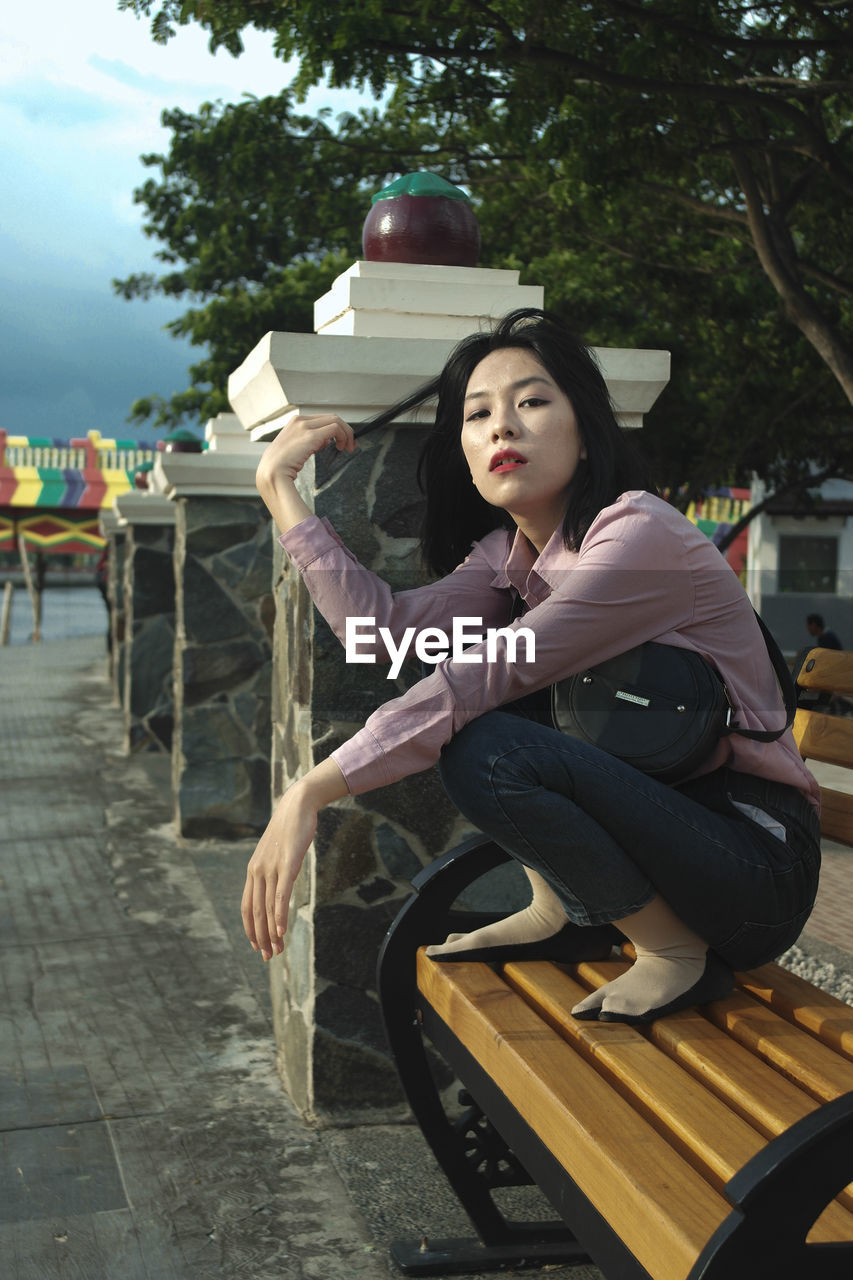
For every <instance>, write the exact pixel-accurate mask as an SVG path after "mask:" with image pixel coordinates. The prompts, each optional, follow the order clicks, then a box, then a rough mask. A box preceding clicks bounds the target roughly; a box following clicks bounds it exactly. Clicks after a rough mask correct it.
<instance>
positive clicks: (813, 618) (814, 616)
mask: <svg viewBox="0 0 853 1280" xmlns="http://www.w3.org/2000/svg"><path fill="white" fill-rule="evenodd" d="M806 622H807V623H812V622H813V623H814V625H815V626H816V627H820V629H821V631H823V618H822V617H821V615H820V614H819V613H810V614H809V616H808V617H807V618H806Z"/></svg>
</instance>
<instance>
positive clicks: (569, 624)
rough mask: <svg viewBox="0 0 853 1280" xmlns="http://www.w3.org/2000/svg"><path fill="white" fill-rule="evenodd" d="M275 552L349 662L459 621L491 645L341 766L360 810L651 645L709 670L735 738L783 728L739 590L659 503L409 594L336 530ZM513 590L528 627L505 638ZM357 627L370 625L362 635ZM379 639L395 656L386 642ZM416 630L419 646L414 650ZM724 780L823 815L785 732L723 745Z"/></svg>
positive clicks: (643, 501)
mask: <svg viewBox="0 0 853 1280" xmlns="http://www.w3.org/2000/svg"><path fill="white" fill-rule="evenodd" d="M279 541H280V542H281V545H282V546H283V548H284V550H285V551H286V552H287V555H288V556H289V558H290V560H291V561H292V563H293V564H294V566H295V567H296V568H297V569H298V571H299V572H300V574H301V575H302V578H303V580H304V582H305V584H306V586H307V588H308V590H309V591H310V593H311V596H312V598H313V600H314V603H315V604H316V606H317V608H318V609H319V610H320V612H321V613H322V615H323V616H324V618H325V619H326V620H327V622H328V623H329V625H330V626H331V627H332V629H333V631H334V632H335V634H336V635H337V636H338V638H339V639H340V640H341V641H342V642H345V641H347V636H348V625H347V620H348V619H350V623H349V642H350V643H349V650H348V656H350V655H351V656H352V658H353V659H354V658H355V657H356V656H357V655H358V656H360V657H361V658H362V660H363V659H364V658H365V657H368V658H369V656H370V655H371V654H373V653H375V655H376V660H377V661H379V662H381V661H386V662H387V661H389V658H390V657H393V656H394V654H395V653H396V652H397V650H399V649H400V646H401V643H402V641H403V639H404V638H407V639H408V640H409V642H410V644H411V648H410V652H414V643H413V641H414V639H415V638H416V637H417V634H418V633H419V632H421V631H423V630H425V629H426V628H430V629H435V628H438V629H440V630H441V631H444V632H445V633H446V634H447V635H448V637H449V638H451V637H452V631H453V622H454V618H456V619H459V618H461V617H464V618H467V619H473V618H476V619H477V620H479V621H480V622H481V625H480V626H479V627H478V628H475V627H474V626H473V624H472V623H468V624H466V625H465V630H466V633H470V632H471V631H474V630H476V631H478V632H481V633H484V634H485V633H486V632H487V630H488V629H490V628H491V629H493V631H495V632H496V634H494V635H492V636H491V637H487V638H484V639H483V640H482V641H480V642H479V643H475V644H473V645H472V646H470V647H467V648H466V649H465V651H464V653H461V652H459V653H458V654H457V656H452V655H451V656H448V657H446V658H444V659H443V660H441V661H440V662H439V663H438V664H437V665H436V666H435V667H434V669H433V671H432V673H431V674H429V675H428V676H426V677H425V678H424V679H422V680H420V681H419V682H418V683H417V684H415V685H414V686H413V687H412V688H410V689H409V690H407V691H406V692H405V693H403V694H401V695H400V696H398V697H394V698H392V699H391V700H390V701H389V702H386V703H385V704H384V705H383V706H381V707H379V709H378V710H377V711H375V712H374V713H373V714H372V715H371V716H370V718H369V719H368V720H367V722H366V724H365V726H364V728H363V729H361V730H360V731H359V732H358V733H356V734H355V735H354V736H353V737H352V738H350V739H349V741H348V742H345V743H344V744H343V746H341V747H339V748H338V749H337V750H336V751H334V752H333V753H332V755H333V758H334V760H335V761H336V762H337V764H338V766H339V768H340V770H341V772H342V773H343V775H344V778H345V779H346V783H347V786H348V788H349V790H350V792H351V793H352V794H353V795H359V794H361V793H362V792H365V791H370V790H372V789H373V788H374V787H381V786H385V785H387V784H388V783H391V782H396V781H398V780H399V779H400V778H404V777H406V776H407V775H408V774H411V773H417V772H419V771H420V770H422V769H426V768H428V767H429V766H430V765H432V764H434V763H435V762H436V760H437V759H438V757H439V754H440V752H441V748H442V747H443V746H444V744H445V743H447V742H449V740H450V739H451V738H452V737H453V735H454V734H455V733H457V732H458V731H459V730H460V729H461V728H462V726H463V725H465V724H467V723H468V721H469V720H473V719H475V718H476V717H477V716H481V715H483V714H484V713H485V712H487V711H491V710H493V709H494V708H496V707H500V706H501V705H503V704H504V703H506V702H511V701H513V700H514V699H516V698H519V697H521V696H522V695H523V694H525V693H530V692H532V691H533V690H536V689H542V688H545V687H546V686H548V685H550V684H552V683H553V682H554V681H556V680H560V679H562V678H563V677H564V676H568V675H571V674H573V673H574V672H576V671H580V670H582V669H583V668H585V667H588V666H594V665H595V664H596V663H599V662H604V661H605V660H606V659H607V658H611V657H614V656H615V655H616V654H618V653H622V652H624V651H625V650H626V649H629V648H632V647H633V646H634V645H638V644H641V643H643V642H644V641H646V640H658V641H660V642H662V643H664V644H671V645H677V646H681V647H683V648H686V649H694V650H696V651H698V652H699V653H701V654H703V655H704V656H705V657H706V658H708V659H710V661H711V662H712V663H714V665H715V666H716V667H717V669H718V670H719V672H720V674H721V675H722V677H723V679H724V681H725V683H726V686H727V688H728V691H729V697H730V699H731V701H732V703H733V705H734V707H735V710H736V713H737V719H738V722H739V724H740V726H741V727H742V728H745V729H775V728H779V727H780V726H781V725H782V724H784V722H785V711H784V707H783V704H782V699H781V696H780V693H779V687H778V684H777V681H776V676H775V674H774V671H773V668H772V666H771V663H770V659H769V656H768V654H767V650H766V647H765V644H764V640H763V638H762V636H761V632H760V630H759V628H758V625H757V623H756V621H755V616H754V614H753V610H752V606H751V605H750V603H749V599H748V597H747V595H746V593H745V592H744V590H743V588H742V586H741V584H740V582H739V581H738V579H737V577H736V576H735V574H734V573H733V572H732V570H731V568H730V567H729V566H728V564H726V562H725V561H724V560H723V559H722V557H721V556H720V553H719V552H718V551H717V549H716V547H715V546H714V545H713V544H712V543H711V542H710V541H709V540H708V538H706V537H705V535H704V534H703V533H701V532H700V530H699V529H697V528H696V526H695V525H693V524H691V522H690V521H689V520H687V519H686V518H685V517H684V516H683V515H681V513H680V512H678V511H677V510H676V509H675V508H674V507H671V506H670V505H669V504H668V503H666V502H664V501H663V500H662V499H660V498H656V497H654V496H653V495H652V494H649V493H644V492H639V491H632V492H629V493H624V494H622V496H621V497H620V498H619V499H617V501H616V502H614V503H613V504H612V506H609V507H606V508H605V509H604V510H603V511H601V512H600V513H599V515H598V516H597V517H596V519H595V521H594V522H593V524H592V526H591V527H590V529H589V532H588V533H587V535H586V537H585V538H584V540H583V543H582V546H581V549H580V551H579V552H572V551H567V550H566V548H565V547H564V545H563V541H562V533H561V531H560V530H557V531H556V532H555V533H554V535H553V536H552V538H551V540H550V541H549V542H548V545H547V546H546V547H545V548H544V550H543V551H542V553H541V555H539V556H538V557H537V556H536V553H535V550H534V549H533V548H532V547H531V545H530V543H529V542H528V541H527V539H526V538H525V537H523V535H521V534H520V533H517V534H516V535H515V537H514V538H513V535H512V534H510V533H508V532H506V531H505V530H495V531H494V532H492V533H490V534H488V535H487V536H486V537H484V538H483V539H482V540H481V541H480V542H477V543H475V544H474V546H473V547H472V549H471V552H470V554H469V555H468V557H467V558H466V559H465V561H464V562H463V563H462V564H461V565H459V567H458V568H457V569H455V570H454V571H453V573H451V574H449V575H448V576H447V577H445V578H442V579H440V580H439V581H438V582H434V583H431V584H429V585H427V586H423V587H416V588H414V589H413V590H410V591H401V592H392V591H391V589H390V587H389V586H388V585H387V584H386V583H385V582H383V581H382V579H381V578H379V577H378V576H377V575H376V574H374V573H371V572H370V571H369V570H368V569H365V568H364V566H363V565H361V564H359V562H358V561H357V560H356V558H355V557H354V556H353V555H352V553H351V552H350V551H348V550H347V548H346V547H345V546H344V544H343V543H342V542H341V540H340V538H339V537H338V535H337V534H336V532H335V530H334V529H333V528H332V526H331V525H330V524H329V522H328V521H327V520H321V519H319V518H317V517H316V516H312V517H310V518H308V519H306V520H303V521H302V522H301V523H300V524H298V525H296V526H295V527H294V528H292V529H290V530H289V531H288V532H287V533H286V534H284V535H282V536H281V538H280V539H279ZM513 589H514V590H515V591H516V592H517V593H518V594H519V595H520V597H521V599H522V600H523V602H524V607H525V609H526V610H527V611H526V612H525V613H524V615H523V616H522V617H519V618H517V619H516V620H515V621H514V622H512V623H511V624H510V622H509V619H510V612H511V607H512V599H513ZM356 618H359V619H370V620H372V622H371V623H367V622H360V623H358V624H356V623H355V622H354V619H356ZM457 625H458V624H457ZM383 627H384V628H386V629H387V632H388V636H389V646H388V648H386V646H385V645H384V644H383V643H382V640H381V637H380V635H379V629H380V628H383ZM409 628H412V629H414V630H413V632H412V631H409V632H408V635H407V629H409ZM520 628H526V629H528V631H529V632H531V633H532V635H533V637H534V642H535V649H534V656H533V657H532V660H529V646H528V645H526V644H525V643H524V641H523V638H522V637H519V638H518V644H517V646H516V650H515V653H514V655H513V653H512V649H511V647H510V638H509V637H508V636H507V635H506V634H501V629H506V630H512V631H518V630H519V629H520ZM374 637H375V639H374ZM433 638H434V637H433ZM424 643H426V638H425V639H424ZM389 649H390V650H391V652H390V653H389ZM426 651H428V648H427V650H426ZM478 658H479V659H480V661H477V659H478ZM487 658H491V659H492V660H491V661H489V660H487ZM398 662H399V659H398ZM723 764H726V765H728V766H729V767H731V768H733V769H737V770H739V771H741V772H743V773H753V774H758V775H760V776H763V777H766V778H770V779H773V780H775V781H778V782H784V783H788V784H790V785H793V786H795V787H799V788H800V789H801V790H802V791H804V792H805V793H806V794H807V795H808V796H809V797H810V798H811V799H812V801H813V802H814V803H815V804H817V803H818V796H819V790H818V787H817V783H816V782H815V781H814V779H813V778H812V776H811V774H810V773H809V772H808V770H807V769H806V767H805V765H804V764H803V762H802V760H801V759H800V755H799V752H798V751H797V748H796V745H795V743H794V739H793V736H792V734H791V732H790V731H788V732H787V733H785V734H784V735H783V736H782V738H780V739H779V740H778V741H776V742H771V743H759V742H750V741H749V740H748V739H745V738H741V737H738V736H737V735H733V736H731V737H728V738H725V739H723V741H721V742H720V744H719V745H718V747H717V749H716V751H715V752H714V754H713V756H712V757H711V758H710V759H709V760H708V761H707V762H706V764H705V765H704V766H703V768H702V769H701V770H699V771H698V772H700V773H705V772H709V771H710V770H711V769H715V768H718V767H719V766H720V765H723Z"/></svg>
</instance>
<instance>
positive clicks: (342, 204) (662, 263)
mask: <svg viewBox="0 0 853 1280" xmlns="http://www.w3.org/2000/svg"><path fill="white" fill-rule="evenodd" d="M120 7H122V8H130V9H133V10H135V11H136V12H137V13H138V14H140V15H145V16H147V17H148V18H149V19H151V21H152V32H153V34H154V37H155V38H156V39H160V40H165V39H168V38H169V33H170V32H171V31H173V30H174V29H175V27H176V26H177V25H178V24H182V23H189V22H198V23H200V24H202V25H203V26H204V27H205V28H206V29H207V30H208V31H209V33H210V38H211V45H212V47H214V48H215V47H219V46H224V47H226V48H228V49H230V50H231V51H232V52H233V53H238V52H239V50H240V47H241V45H240V33H241V31H242V30H243V28H244V27H245V26H247V25H252V26H254V27H256V28H259V29H261V30H266V31H269V32H270V33H271V34H272V36H273V39H274V41H275V47H276V50H277V52H278V53H279V54H280V55H281V57H282V58H291V57H298V58H299V62H300V70H299V73H298V76H297V79H296V81H295V84H294V87H293V91H292V92H293V97H291V96H290V95H289V94H282V95H281V96H280V97H278V98H271V99H264V100H261V101H255V100H249V101H246V102H244V103H241V104H239V105H238V106H236V107H226V108H223V107H221V106H206V107H203V108H201V110H200V111H199V113H198V114H197V115H195V116H192V115H186V114H184V113H180V112H172V113H169V115H168V117H167V122H168V123H169V125H170V127H171V128H172V130H173V142H172V147H171V149H170V152H169V155H168V157H149V158H148V163H150V164H152V165H159V166H160V168H161V171H162V180H161V181H154V180H152V181H151V182H149V183H147V184H146V185H145V186H144V187H143V188H142V190H141V191H140V192H139V193H138V198H139V199H140V200H141V201H142V202H143V203H144V204H145V205H146V207H147V209H148V212H149V219H148V224H147V229H148V230H149V232H150V233H151V234H152V235H156V236H157V237H158V238H159V239H160V240H161V241H162V242H163V244H164V246H165V247H164V249H163V250H162V251H161V253H160V255H159V256H160V257H161V260H162V262H163V264H164V267H165V268H166V270H165V271H164V273H163V275H161V276H160V277H159V278H152V277H150V276H139V277H132V278H131V279H130V280H128V281H124V282H122V283H121V284H120V285H119V286H118V287H119V289H120V291H121V292H123V293H124V294H125V296H131V297H143V296H146V295H147V294H150V292H151V291H152V290H156V291H159V292H163V293H167V294H171V295H172V296H186V297H188V298H190V299H191V300H193V302H194V304H195V305H194V307H193V309H192V310H190V311H189V312H188V313H187V315H186V316H185V317H183V318H182V320H181V321H179V322H177V323H176V325H175V326H173V327H174V328H175V330H176V332H185V333H188V334H189V335H190V337H191V339H192V340H193V341H194V342H196V341H197V342H198V343H200V344H207V345H208V346H209V348H210V351H211V353H212V355H211V357H210V359H209V360H208V361H207V362H202V363H201V364H200V365H199V366H196V367H195V368H194V370H193V371H192V376H193V380H194V383H195V384H196V385H199V384H201V383H202V382H204V380H205V379H206V380H207V386H208V387H209V392H208V396H209V402H210V403H213V402H214V401H215V400H216V397H217V396H220V397H221V395H222V392H221V390H220V388H222V387H223V386H224V377H225V375H226V374H227V372H230V370H231V369H233V368H234V367H236V365H237V364H239V363H240V361H241V360H242V359H243V358H244V356H245V354H246V353H247V352H248V350H249V349H250V348H251V346H252V345H254V341H256V340H257V337H258V336H260V334H261V333H262V332H263V331H265V329H266V328H268V327H273V326H272V325H270V324H268V323H267V321H268V320H270V319H271V318H274V319H273V324H274V326H275V327H279V328H297V327H302V326H304V327H306V328H310V315H309V308H310V302H311V301H313V297H314V296H317V295H318V294H319V293H321V292H322V291H323V289H324V288H325V287H327V284H328V280H329V279H330V278H331V275H333V274H334V273H335V271H336V270H337V269H339V266H340V264H341V263H347V262H348V261H350V260H351V259H352V258H353V257H355V256H357V254H358V241H359V237H360V231H361V224H362V221H363V218H364V216H365V213H366V211H367V208H368V206H369V194H370V193H371V192H373V191H375V190H377V189H378V188H379V187H380V186H383V185H385V184H386V183H387V181H389V180H390V179H393V178H395V177H396V176H398V175H399V174H400V173H402V172H405V171H406V170H407V169H429V170H432V171H435V172H439V173H441V175H442V176H443V177H445V178H446V179H447V180H448V181H450V182H454V183H457V184H462V185H463V186H465V188H466V189H467V190H469V191H470V192H471V195H472V199H473V201H474V204H475V206H476V208H477V211H478V216H479V218H480V223H481V228H482V232H483V245H484V254H483V265H486V266H515V267H518V268H520V269H521V271H522V277H523V279H524V280H525V281H529V282H535V283H544V284H545V286H546V302H547V303H548V305H549V306H551V307H552V308H553V309H555V310H557V311H558V312H560V313H561V314H563V315H564V316H565V317H566V319H567V320H569V321H570V322H572V323H573V324H574V326H575V327H576V328H577V329H578V330H579V331H581V332H583V333H584V334H585V336H587V337H589V338H590V339H591V340H592V341H594V342H598V343H600V344H602V345H618V344H623V345H630V346H643V345H646V346H665V347H667V348H669V349H670V350H672V352H673V380H672V383H671V385H670V387H669V388H668V389H667V391H666V392H665V393H664V395H663V397H662V398H661V400H660V402H659V405H658V406H656V408H655V410H654V411H653V412H652V414H650V415H649V419H648V426H647V428H646V430H645V431H644V436H645V437H646V447H647V449H648V450H649V451H650V452H651V453H652V454H653V455H654V456H655V458H656V460H657V461H658V463H659V466H660V469H661V474H662V477H663V479H664V480H665V481H666V482H668V483H670V484H672V485H675V484H677V483H679V482H681V481H685V480H686V481H687V482H688V484H696V485H698V484H700V483H709V482H710V483H725V482H732V481H735V482H737V481H739V482H743V481H744V480H745V479H746V478H747V476H748V474H749V472H750V471H751V470H752V469H755V470H757V471H758V472H759V473H760V474H762V475H763V476H764V477H765V478H767V479H770V480H771V481H772V482H774V483H779V484H788V483H791V482H793V481H794V480H796V479H797V477H798V475H803V474H805V470H806V459H812V460H815V461H818V462H824V461H827V462H831V461H832V460H833V459H834V460H835V464H836V465H837V467H838V470H839V473H845V472H849V471H853V437H851V422H850V402H851V401H853V347H851V344H853V264H852V263H851V261H850V245H851V243H853V200H851V194H853V127H851V126H852V125H853V120H851V95H853V24H851V21H850V19H851V11H852V10H853V4H850V3H845V2H844V0H840V2H836V3H833V4H823V5H821V4H814V3H811V0H767V2H766V3H763V4H762V5H760V6H759V5H755V4H754V3H752V2H751V0H727V3H726V4H721V3H719V0H597V3H596V4H595V5H587V4H584V5H581V4H578V3H576V2H575V0H441V2H440V3H439V2H438V0H226V2H217V3H213V2H212V0H121V4H120ZM323 79H326V80H328V82H330V83H332V84H338V85H343V84H358V85H363V86H369V87H371V88H372V89H374V91H377V92H378V91H381V90H383V89H388V88H389V87H390V88H392V89H393V95H392V97H391V99H390V101H389V103H388V105H387V107H386V109H385V110H384V112H382V113H381V114H380V113H378V112H376V111H364V112H360V113H358V114H357V115H352V116H346V117H344V118H342V119H341V120H340V121H338V122H337V124H336V125H335V126H334V127H333V125H332V124H331V122H330V120H329V118H328V117H324V118H320V119H317V120H312V119H310V118H307V117H303V116H298V115H297V114H295V112H294V109H293V100H294V98H297V97H298V96H299V94H301V93H304V91H305V90H306V89H307V88H308V87H309V86H310V85H311V84H314V83H317V82H320V81H322V80H323ZM326 254H331V255H332V257H331V258H325V257H324V255H326ZM324 264H325V265H324ZM312 271H313V272H315V273H316V274H315V275H313V276H312V275H311V274H310V273H311V272H312ZM324 271H327V272H328V274H327V275H323V272H324ZM255 320H257V325H255V324H254V321H255ZM253 335H254V336H253ZM241 344H242V345H241ZM229 362H230V365H229ZM226 365H229V367H228V368H227V369H226ZM184 394H185V397H189V399H186V398H185V399H183V400H182V399H181V397H173V399H172V401H170V402H169V404H168V406H166V407H165V408H164V406H162V405H161V406H159V412H160V413H161V415H162V414H163V413H166V414H167V416H166V417H162V416H161V420H163V421H167V420H170V419H169V418H168V414H169V413H177V412H178V411H183V406H186V405H188V404H189V403H190V402H191V397H192V396H193V395H194V394H200V393H197V392H188V393H184ZM205 403H208V402H207V401H206V402H205ZM220 407H221V406H220ZM144 408H145V406H144V405H143V406H142V409H141V410H140V412H142V411H143V410H144ZM205 412H207V409H205ZM780 457H786V458H787V461H786V463H785V464H784V465H783V464H780V463H779V461H778V459H779V458H780Z"/></svg>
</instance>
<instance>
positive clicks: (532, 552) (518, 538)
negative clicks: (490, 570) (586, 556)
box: [492, 525, 577, 609]
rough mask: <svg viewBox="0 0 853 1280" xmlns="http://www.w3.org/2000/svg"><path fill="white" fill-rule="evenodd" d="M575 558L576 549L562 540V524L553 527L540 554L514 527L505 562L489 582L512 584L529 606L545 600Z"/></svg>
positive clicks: (531, 606)
mask: <svg viewBox="0 0 853 1280" xmlns="http://www.w3.org/2000/svg"><path fill="white" fill-rule="evenodd" d="M576 560H577V552H574V551H567V550H566V547H565V545H564V543H563V528H562V525H561V526H560V527H559V528H558V529H555V530H554V532H553V533H552V535H551V537H550V538H549V540H548V542H547V544H546V545H545V547H544V548H543V550H542V553H541V554H538V553H537V551H536V549H535V547H533V546H532V545H531V544H530V543H529V542H528V540H527V538H526V537H525V535H524V534H523V533H522V532H521V530H520V529H517V530H516V532H515V537H514V538H513V541H512V544H511V546H510V548H509V553H508V555H507V558H506V564H505V566H504V568H503V570H502V571H501V572H499V573H498V574H496V576H495V578H494V580H493V582H492V586H495V587H512V588H513V589H514V590H515V591H517V592H518V594H519V595H520V596H521V598H522V600H524V602H525V603H526V604H527V605H528V607H529V608H531V609H532V608H533V607H534V606H535V605H537V604H541V602H542V601H543V600H547V598H548V596H549V595H550V594H551V592H552V591H553V589H554V587H555V586H556V585H557V583H558V582H559V581H560V580H561V577H562V576H563V575H564V574H565V572H566V569H567V568H570V567H572V566H573V565H574V562H575V561H576Z"/></svg>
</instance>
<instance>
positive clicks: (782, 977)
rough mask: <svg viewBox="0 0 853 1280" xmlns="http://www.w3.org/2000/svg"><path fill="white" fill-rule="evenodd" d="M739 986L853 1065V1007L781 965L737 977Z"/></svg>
mask: <svg viewBox="0 0 853 1280" xmlns="http://www.w3.org/2000/svg"><path fill="white" fill-rule="evenodd" d="M738 985H739V986H740V987H742V988H743V990H744V991H747V992H748V993H749V994H750V995H751V996H753V997H754V998H755V999H756V1000H761V1001H762V1002H763V1003H764V1004H766V1005H767V1006H768V1007H769V1008H770V1009H772V1010H773V1011H774V1012H775V1013H778V1014H779V1015H780V1016H781V1017H783V1018H786V1019H787V1020H788V1022H793V1023H794V1025H795V1026H798V1027H802V1028H804V1030H806V1031H809V1032H811V1033H812V1035H814V1036H816V1037H817V1039H818V1040H820V1041H821V1043H823V1044H825V1045H828V1046H829V1048H830V1049H834V1050H835V1051H836V1053H841V1054H844V1055H845V1057H847V1058H849V1059H850V1060H851V1062H853V1006H851V1005H849V1004H845V1002H844V1001H843V1000H839V999H838V997H837V996H833V995H830V994H829V992H828V991H821V990H820V988H818V987H813V986H812V984H811V983H810V982H807V981H806V980H805V978H801V977H799V976H798V975H797V974H796V973H791V972H789V970H787V969H783V968H782V967H781V965H778V964H765V965H762V966H761V968H759V969H750V970H749V972H747V973H741V974H738ZM850 1088H851V1089H853V1084H851V1085H850Z"/></svg>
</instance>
